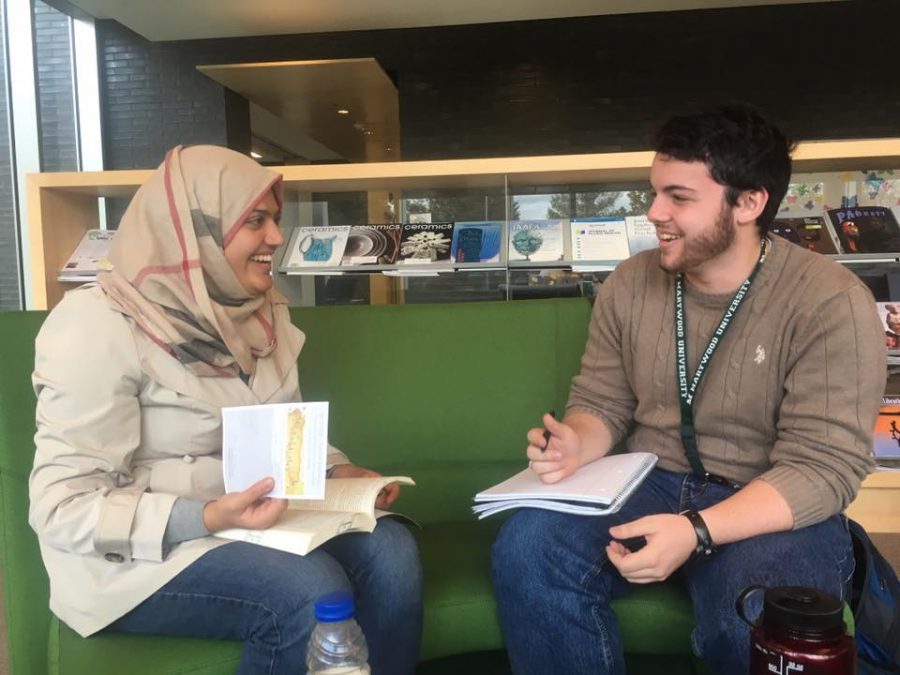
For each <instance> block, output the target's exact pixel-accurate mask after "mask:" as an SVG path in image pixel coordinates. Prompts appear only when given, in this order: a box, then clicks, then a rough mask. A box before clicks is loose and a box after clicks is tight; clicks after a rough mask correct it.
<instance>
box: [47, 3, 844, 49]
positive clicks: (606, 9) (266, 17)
mask: <svg viewBox="0 0 900 675" xmlns="http://www.w3.org/2000/svg"><path fill="white" fill-rule="evenodd" d="M821 1H822V0H553V1H552V2H548V1H547V0H378V1H377V2H375V1H373V0H256V1H255V2H249V1H248V0H154V1H152V2H148V1H147V0H58V1H57V2H54V0H48V4H51V5H54V4H60V3H66V4H68V5H69V6H73V7H76V8H78V9H80V10H82V11H84V12H86V13H87V14H89V15H90V16H93V17H95V18H98V19H115V20H116V21H118V22H119V23H121V24H123V25H124V26H127V27H128V28H130V29H131V30H132V31H134V32H135V33H138V34H139V35H142V36H143V37H144V38H146V39H148V40H152V41H161V40H191V39H199V38H215V37H242V36H250V35H279V34H290V33H322V32H331V31H351V30H371V29H381V28H413V27H421V26H453V25H461V24H474V23H496V22H499V21H527V20H532V19H555V18H565V17H576V16H595V15H601V14H627V13H639V12H658V11H676V10H688V9H714V8H727V7H741V6H749V5H788V4H801V3H810V2H821ZM825 1H826V2H827V1H836V0H825Z"/></svg>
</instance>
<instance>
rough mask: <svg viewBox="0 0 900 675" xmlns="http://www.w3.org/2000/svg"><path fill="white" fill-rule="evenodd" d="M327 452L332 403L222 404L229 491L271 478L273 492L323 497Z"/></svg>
mask: <svg viewBox="0 0 900 675" xmlns="http://www.w3.org/2000/svg"><path fill="white" fill-rule="evenodd" d="M327 454H328V403H325V402H302V403H301V402H296V403H272V404H265V405H247V406H235V407H228V408H222V471H223V474H224V479H225V491H226V492H240V491H241V490H246V489H247V488H248V487H250V486H251V485H253V484H254V483H256V482H257V481H258V480H261V479H263V478H266V477H272V478H274V479H275V487H274V489H273V490H272V492H271V493H270V495H269V496H271V497H283V498H285V499H321V498H322V496H323V495H324V490H325V463H326V458H327Z"/></svg>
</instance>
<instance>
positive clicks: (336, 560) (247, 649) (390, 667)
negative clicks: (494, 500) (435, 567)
mask: <svg viewBox="0 0 900 675" xmlns="http://www.w3.org/2000/svg"><path fill="white" fill-rule="evenodd" d="M338 590H348V591H354V593H355V596H356V603H357V604H356V618H357V620H358V621H359V624H360V626H361V627H362V630H363V633H364V634H365V636H366V642H367V643H368V646H369V664H370V666H371V668H372V673H373V675H410V674H411V673H412V672H413V670H414V668H415V663H416V659H417V657H418V652H419V641H420V638H421V633H422V571H421V565H420V563H419V555H418V550H417V549H416V544H415V541H414V540H413V538H412V535H411V534H410V533H409V532H408V531H407V529H406V527H405V526H404V525H402V524H400V523H399V522H397V521H396V520H393V519H391V518H382V519H381V520H380V521H379V523H378V526H377V527H376V528H375V531H374V532H373V533H372V534H360V533H352V534H344V535H341V536H340V537H336V538H334V539H332V540H330V541H328V542H326V543H325V544H323V545H322V546H321V547H320V548H317V549H316V550H314V551H312V552H311V553H309V554H308V555H306V556H298V555H293V554H291V553H284V552H282V551H276V550H275V549H271V548H266V547H264V546H258V545H255V544H248V543H244V542H232V543H229V544H225V545H224V546H220V547H218V548H216V549H214V550H212V551H210V552H208V553H206V554H205V555H204V556H203V557H201V558H200V559H198V560H197V561H196V562H194V563H193V564H191V565H190V566H189V567H188V568H187V569H185V570H184V571H183V572H181V574H179V575H178V576H176V577H175V578H174V579H172V580H171V581H170V582H169V583H167V584H166V585H165V586H163V587H162V588H161V589H160V590H158V591H157V592H156V593H154V594H153V595H152V596H150V597H149V598H148V599H147V600H145V601H144V602H143V603H141V604H140V605H138V606H137V607H136V608H135V609H133V610H132V611H131V612H129V613H128V614H126V615H125V616H123V617H122V618H120V619H119V620H118V621H116V622H115V623H113V624H112V625H110V626H109V627H108V628H107V630H108V631H114V632H122V633H143V634H157V635H182V636H189V637H206V638H220V639H227V640H242V641H244V643H245V644H244V651H243V654H242V655H241V662H240V665H239V667H238V673H242V674H246V675H263V674H265V675H268V674H270V673H271V674H274V673H278V674H281V673H284V674H289V675H302V673H305V672H306V644H307V641H308V640H309V636H310V633H311V632H312V629H313V626H314V625H315V615H314V611H313V604H314V603H315V600H316V598H318V597H319V596H320V595H322V594H323V593H328V592H330V591H338Z"/></svg>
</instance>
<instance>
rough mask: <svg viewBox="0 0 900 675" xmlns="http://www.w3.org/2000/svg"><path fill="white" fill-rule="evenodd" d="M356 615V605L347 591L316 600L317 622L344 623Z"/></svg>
mask: <svg viewBox="0 0 900 675" xmlns="http://www.w3.org/2000/svg"><path fill="white" fill-rule="evenodd" d="M354 614H356V603H354V602H353V594H352V593H349V592H347V591H334V592H333V593H326V594H325V595H322V596H319V599H318V600H316V619H317V620H318V621H326V622H331V621H346V620H347V619H350V618H352V617H353V615H354Z"/></svg>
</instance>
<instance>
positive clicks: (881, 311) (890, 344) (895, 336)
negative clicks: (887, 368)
mask: <svg viewBox="0 0 900 675" xmlns="http://www.w3.org/2000/svg"><path fill="white" fill-rule="evenodd" d="M875 309H876V310H877V311H878V316H879V317H880V318H881V325H882V327H883V328H884V342H885V345H886V346H887V350H888V356H900V302H896V303H894V302H876V303H875Z"/></svg>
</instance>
